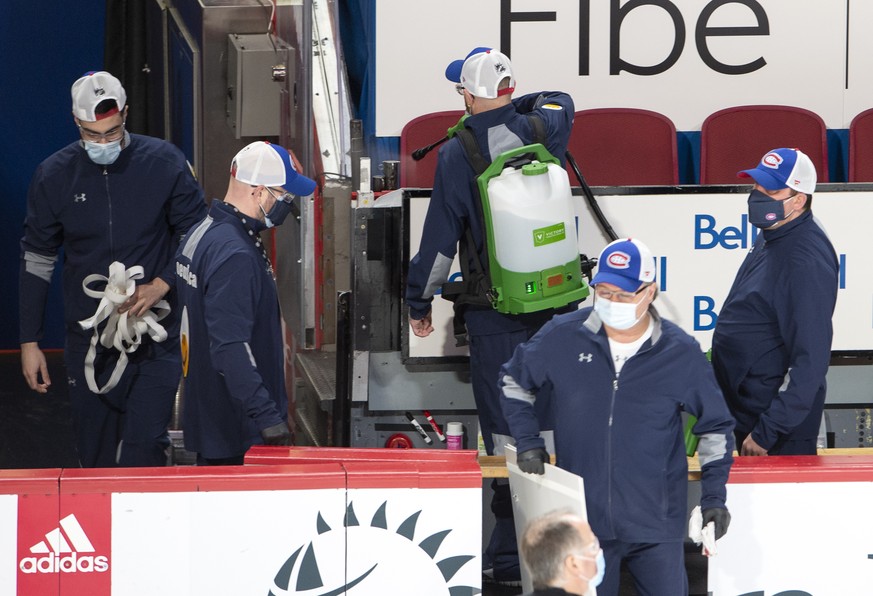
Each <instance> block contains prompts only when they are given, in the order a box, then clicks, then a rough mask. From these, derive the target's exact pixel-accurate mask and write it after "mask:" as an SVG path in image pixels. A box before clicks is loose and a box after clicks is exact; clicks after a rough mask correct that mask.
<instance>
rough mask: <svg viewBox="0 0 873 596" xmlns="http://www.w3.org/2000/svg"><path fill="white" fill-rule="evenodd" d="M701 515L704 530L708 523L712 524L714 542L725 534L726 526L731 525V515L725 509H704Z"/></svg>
mask: <svg viewBox="0 0 873 596" xmlns="http://www.w3.org/2000/svg"><path fill="white" fill-rule="evenodd" d="M702 513H703V527H704V528H705V527H706V524H708V523H709V522H713V524H714V525H715V539H716V540H718V539H719V538H721V537H722V536H724V535H725V534H727V531H728V526H729V525H731V514H730V512H729V511H728V510H727V509H723V508H721V507H710V508H709V509H704V510H703V511H702Z"/></svg>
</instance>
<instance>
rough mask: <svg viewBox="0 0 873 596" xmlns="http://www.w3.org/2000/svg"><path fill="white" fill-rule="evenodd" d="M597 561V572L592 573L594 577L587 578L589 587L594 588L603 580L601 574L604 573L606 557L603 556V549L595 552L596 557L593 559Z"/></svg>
mask: <svg viewBox="0 0 873 596" xmlns="http://www.w3.org/2000/svg"><path fill="white" fill-rule="evenodd" d="M595 562H596V563H597V573H595V574H594V577H592V578H591V579H589V580H588V587H589V588H596V587H597V586H599V585H600V582H602V581H603V576H604V574H606V558H605V557H604V556H603V549H602V548H601V549H600V551H599V552H598V553H597V558H596V559H595Z"/></svg>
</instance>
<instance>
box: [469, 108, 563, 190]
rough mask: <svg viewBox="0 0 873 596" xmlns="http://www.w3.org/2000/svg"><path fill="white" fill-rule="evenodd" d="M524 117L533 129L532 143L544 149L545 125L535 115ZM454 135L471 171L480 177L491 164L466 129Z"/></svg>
mask: <svg viewBox="0 0 873 596" xmlns="http://www.w3.org/2000/svg"><path fill="white" fill-rule="evenodd" d="M526 117H527V119H528V121H529V122H530V125H531V128H533V143H534V144H535V143H539V144H541V145H543V146H544V147H545V145H546V125H545V123H544V122H543V119H542V118H540V117H539V116H538V115H537V114H526ZM455 134H456V135H457V136H458V138H459V139H461V146H462V147H463V148H464V153H466V154H467V158H468V159H469V160H470V165H472V166H473V171H475V172H476V176H477V177H479V176H481V175H482V173H483V172H484V171H485V170H487V169H488V166H490V165H491V162H489V161H487V160H486V159H485V158H484V157H483V156H482V151H481V150H480V148H479V143H478V142H477V141H476V137H475V136H473V133H472V132H470V131H469V130H468V129H466V128H462V129H461V130H459V131H457V132H456V133H455Z"/></svg>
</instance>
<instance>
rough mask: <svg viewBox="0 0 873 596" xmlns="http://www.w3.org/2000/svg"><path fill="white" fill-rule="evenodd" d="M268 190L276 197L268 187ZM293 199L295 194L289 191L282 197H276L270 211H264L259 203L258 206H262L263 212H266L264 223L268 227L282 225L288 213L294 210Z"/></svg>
mask: <svg viewBox="0 0 873 596" xmlns="http://www.w3.org/2000/svg"><path fill="white" fill-rule="evenodd" d="M265 188H266V187H265ZM267 192H268V193H270V194H271V195H273V197H276V195H274V194H273V192H272V191H271V190H270V189H269V188H267ZM293 199H294V195H292V194H290V193H287V192H286V193H284V194H283V195H282V196H281V197H276V202H275V203H273V206H272V207H270V211H264V207H263V206H262V205H261V204H260V203H258V207H260V208H261V213H263V214H264V223H265V224H266V225H267V227H268V228H272V227H275V226H281V225H282V223H283V222H284V221H285V218H286V217H288V214H289V213H291V211H292V210H293V204H292V202H291V201H293Z"/></svg>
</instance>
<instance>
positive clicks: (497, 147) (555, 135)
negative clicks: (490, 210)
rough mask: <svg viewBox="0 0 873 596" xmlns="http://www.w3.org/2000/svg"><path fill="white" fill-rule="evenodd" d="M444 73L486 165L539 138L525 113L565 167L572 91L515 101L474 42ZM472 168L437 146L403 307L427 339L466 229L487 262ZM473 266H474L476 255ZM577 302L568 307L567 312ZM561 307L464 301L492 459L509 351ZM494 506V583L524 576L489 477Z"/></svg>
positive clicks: (456, 143) (500, 491) (501, 491)
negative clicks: (507, 307) (521, 309)
mask: <svg viewBox="0 0 873 596" xmlns="http://www.w3.org/2000/svg"><path fill="white" fill-rule="evenodd" d="M446 78H447V79H449V80H450V81H452V82H454V83H456V89H457V91H458V93H460V94H461V95H463V98H464V105H465V106H466V108H467V112H468V113H469V114H470V116H469V117H468V118H467V120H466V121H465V127H466V129H467V130H469V131H470V132H471V133H472V134H473V136H474V137H475V139H476V142H477V144H478V147H479V149H480V151H481V154H482V157H483V158H484V159H485V161H486V162H488V163H490V162H491V161H492V160H493V158H494V157H496V156H497V155H499V154H501V153H503V152H505V151H508V150H510V149H515V148H517V147H521V146H524V145H528V144H531V143H533V142H535V140H534V139H536V138H537V135H536V133H535V131H534V128H533V124H532V123H531V119H530V118H529V117H527V116H528V114H535V115H536V116H538V117H539V119H540V121H541V122H542V123H543V125H544V128H545V137H546V138H545V142H544V143H543V144H544V145H545V147H546V149H548V151H549V152H550V153H551V154H552V155H554V156H556V157H558V158H559V159H560V160H561V162H562V163H563V159H564V155H565V153H566V152H567V141H568V140H569V138H570V131H571V128H572V125H573V116H574V114H575V109H574V106H573V100H572V98H571V97H570V96H569V95H567V94H566V93H560V92H556V91H544V92H542V93H534V94H530V95H525V96H522V97H519V98H515V99H513V98H512V92H513V90H514V89H515V77H514V75H513V70H512V64H511V63H510V62H509V59H508V58H507V57H506V56H505V55H503V54H501V53H500V52H498V51H497V50H493V49H490V48H476V49H474V50H473V51H472V52H470V54H469V55H468V56H467V58H466V59H465V60H455V61H454V62H452V63H451V64H449V66H448V68H447V69H446ZM475 178H476V172H475V170H474V169H473V166H472V165H471V163H470V161H469V159H468V157H467V155H466V153H465V151H464V147H463V145H462V143H461V140H460V138H458V137H454V138H452V139H450V140H449V141H448V142H447V143H445V144H444V145H443V146H442V147H441V148H440V151H439V159H438V162H437V168H436V174H435V179H434V183H433V194H432V195H431V200H430V205H429V207H428V211H427V216H426V218H425V222H424V229H423V232H422V238H421V245H420V247H419V251H418V254H416V255H415V257H414V258H413V259H412V261H411V262H410V264H409V272H408V277H407V283H406V303H407V305H408V306H409V323H410V326H411V328H412V331H413V333H415V335H417V336H419V337H427V336H428V335H430V333H431V332H432V331H433V325H432V324H431V302H432V301H433V298H434V295H435V294H436V293H437V292H438V291H439V290H440V288H441V286H442V284H444V283H445V282H446V280H447V279H448V276H449V272H450V268H451V264H452V260H453V259H454V257H455V254H456V252H457V251H458V242H459V241H461V239H462V238H464V237H465V232H466V230H467V229H469V230H470V232H471V233H472V237H473V241H474V243H475V245H476V250H477V251H478V253H479V262H481V263H487V262H488V255H487V253H486V252H485V251H484V240H483V234H484V232H483V231H484V223H483V222H482V221H481V217H480V216H479V213H480V212H481V207H480V206H478V204H479V201H480V198H479V194H478V191H476V189H475V182H474V181H475ZM469 260H470V268H471V270H473V271H475V270H477V269H478V267H477V265H476V264H475V259H474V256H473V255H469ZM572 308H575V305H574V306H573V307H570V308H569V309H567V310H570V309H572ZM555 312H556V311H555V310H553V309H549V310H544V311H540V312H536V313H530V314H524V315H507V314H501V313H499V312H497V311H496V310H494V309H493V308H491V307H490V306H468V307H466V308H465V309H464V312H463V315H462V314H461V313H460V312H458V309H456V314H455V316H456V318H457V317H459V316H463V317H464V321H465V324H466V335H467V340H468V342H469V346H470V375H471V383H472V386H473V397H474V399H475V401H476V409H477V413H478V416H479V426H480V428H481V431H482V438H483V440H484V442H485V449H486V451H487V453H488V454H489V455H494V454H497V455H502V454H503V446H504V445H505V444H507V443H508V442H510V441H511V437H510V436H509V429H508V428H507V426H506V422H505V421H504V419H503V415H502V413H501V412H500V403H499V393H498V390H497V384H496V383H495V379H496V378H497V372H498V371H499V370H500V365H502V364H503V363H504V362H506V361H507V360H508V359H509V357H510V356H512V350H513V349H514V348H515V346H517V345H518V344H520V343H522V342H524V341H526V340H527V339H529V338H530V337H531V336H532V335H533V334H534V333H535V332H536V331H537V329H539V328H540V327H541V326H542V324H543V323H545V322H546V321H548V320H549V319H550V318H551V317H552V315H554V314H555ZM492 486H493V488H494V491H495V492H494V498H493V500H492V503H491V509H492V511H493V513H494V516H495V522H496V525H495V530H494V533H493V534H492V536H491V541H490V544H489V546H488V548H487V549H486V553H485V555H486V557H485V559H486V560H485V561H484V569H485V570H486V572H487V571H488V570H489V569H490V570H491V572H490V574H491V577H493V578H494V579H496V580H498V581H505V582H519V581H520V579H521V573H520V570H519V566H518V550H517V546H516V538H515V527H514V522H513V519H512V504H511V501H510V495H509V486H508V484H507V483H506V481H505V480H503V479H501V480H499V481H495V482H494V483H493V485H492Z"/></svg>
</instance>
